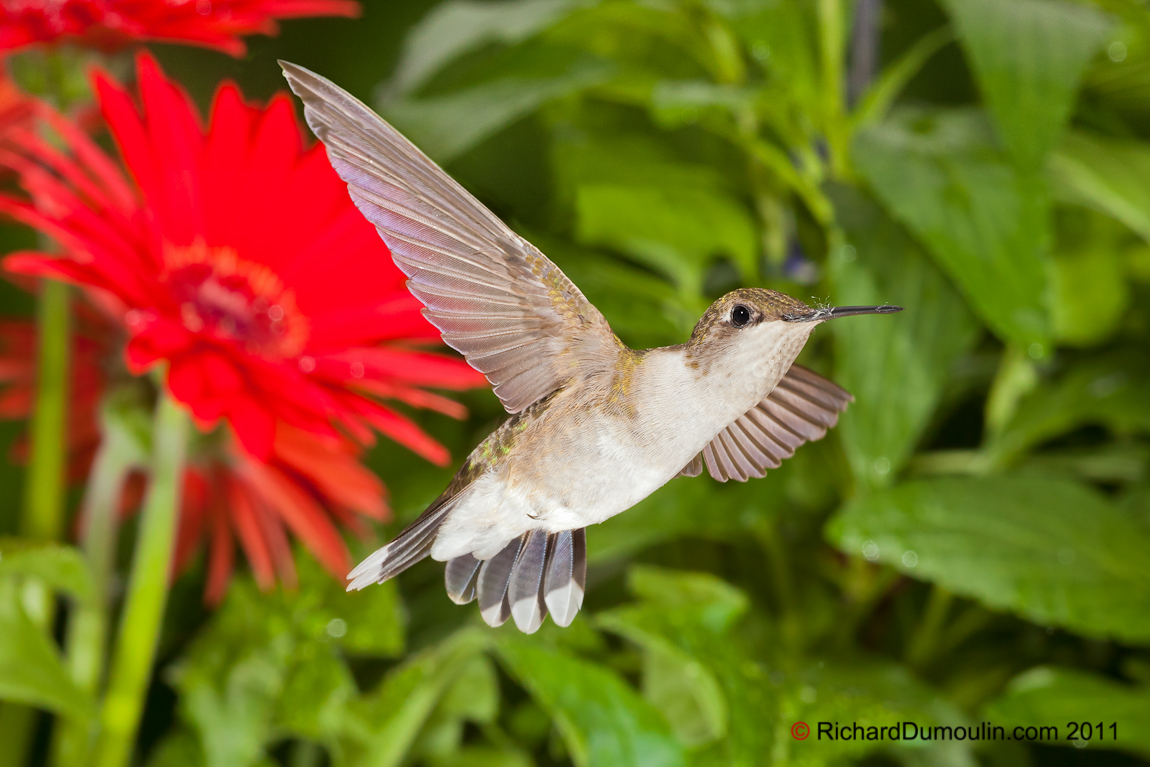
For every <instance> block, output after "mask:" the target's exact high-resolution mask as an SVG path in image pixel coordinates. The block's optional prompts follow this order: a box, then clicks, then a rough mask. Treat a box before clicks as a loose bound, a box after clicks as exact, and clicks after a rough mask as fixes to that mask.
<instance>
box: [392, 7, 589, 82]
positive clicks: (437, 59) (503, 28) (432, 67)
mask: <svg viewBox="0 0 1150 767" xmlns="http://www.w3.org/2000/svg"><path fill="white" fill-rule="evenodd" d="M585 5H588V3H587V2H585V0H505V1H504V2H482V3H480V2H472V0H452V2H447V3H442V4H440V5H438V6H436V7H435V8H433V9H432V10H431V12H430V13H428V14H427V16H425V17H424V18H423V19H422V20H421V21H420V22H419V23H418V24H416V25H415V26H414V27H412V28H411V31H410V32H408V33H407V35H406V36H405V38H404V41H403V51H402V53H401V54H400V59H399V63H398V65H397V66H396V69H395V76H394V77H393V79H392V83H391V87H392V88H394V89H395V91H396V92H398V93H410V92H412V91H414V90H416V89H417V88H419V87H420V86H421V85H423V84H424V83H425V82H427V80H428V79H429V78H431V76H432V75H434V74H435V73H436V72H438V71H439V70H440V69H442V68H443V66H444V65H446V64H448V63H450V62H451V61H454V60H455V59H457V58H459V57H460V56H462V55H464V54H466V53H469V52H471V51H474V50H477V49H479V48H481V47H483V46H485V45H490V44H492V43H503V44H508V45H511V44H514V43H518V42H521V41H523V40H526V39H528V38H529V37H531V36H532V35H534V34H536V33H538V32H539V31H541V30H543V29H546V28H547V27H549V26H550V25H552V24H554V23H555V22H556V21H558V20H559V19H562V18H563V17H564V16H566V15H567V14H568V13H570V12H571V11H572V10H574V9H575V8H579V7H581V6H585Z"/></svg>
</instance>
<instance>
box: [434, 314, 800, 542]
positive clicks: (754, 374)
mask: <svg viewBox="0 0 1150 767" xmlns="http://www.w3.org/2000/svg"><path fill="white" fill-rule="evenodd" d="M772 324H773V325H775V326H776V327H775V328H766V329H765V330H764V331H763V332H758V331H760V328H752V329H749V331H750V332H748V333H747V334H746V338H745V341H744V340H743V339H742V338H740V342H741V343H745V344H746V346H745V347H743V348H741V349H738V350H737V351H738V353H737V354H732V355H728V358H727V359H725V360H718V361H712V362H711V364H710V365H709V366H706V367H704V366H701V365H698V364H694V362H695V361H693V360H691V359H689V358H688V357H687V356H686V354H685V352H684V350H683V349H682V348H668V349H653V350H651V351H650V352H649V353H648V354H647V355H646V356H645V358H644V359H643V362H642V364H640V365H639V366H638V367H637V368H636V371H635V379H634V383H633V387H632V389H631V391H630V392H629V398H630V404H631V405H632V407H631V408H630V409H629V411H628V412H627V413H625V414H620V413H615V414H604V413H601V412H600V413H597V414H596V415H593V416H588V417H581V418H580V422H579V423H578V424H569V423H565V422H564V423H554V424H549V426H548V428H549V429H551V430H554V433H555V442H556V443H557V444H562V445H563V449H562V450H557V451H554V454H550V455H546V456H540V455H538V454H536V455H517V456H515V458H514V459H513V461H512V462H511V466H510V467H509V468H508V467H504V468H503V469H501V470H500V471H493V472H490V473H488V474H486V475H484V476H483V477H480V478H479V479H478V480H476V482H475V483H473V484H472V486H471V487H470V488H469V489H468V490H466V491H465V497H463V498H461V499H460V503H459V504H458V505H457V507H456V508H455V509H454V510H452V512H451V514H450V515H449V517H448V518H447V520H445V522H444V525H443V527H442V528H441V530H440V533H439V535H438V536H437V538H436V541H435V544H434V545H433V547H432V551H431V556H432V557H433V558H434V559H437V560H441V561H442V560H446V559H451V558H453V557H457V556H462V555H463V554H467V553H474V554H475V556H476V557H478V558H480V559H484V558H487V557H490V556H494V555H495V554H496V553H498V552H499V551H500V550H501V549H502V548H503V546H504V545H506V543H507V542H508V541H510V540H512V539H513V538H515V537H517V536H519V535H521V534H523V533H524V532H526V531H528V530H533V529H545V530H547V531H548V532H561V531H563V530H573V529H577V528H581V527H586V526H587V525H592V524H597V523H599V522H602V521H604V520H606V519H608V518H610V517H612V516H614V515H616V514H619V513H620V512H623V511H626V510H627V509H629V508H631V507H632V506H634V505H635V504H636V503H638V502H639V501H641V500H643V499H644V498H646V497H647V496H648V495H650V494H651V493H653V492H654V491H655V490H657V489H659V488H660V487H662V486H663V485H664V484H666V483H667V482H668V481H670V480H671V479H672V478H674V477H675V476H676V475H677V474H678V473H679V472H680V471H681V470H682V469H683V467H684V466H686V465H687V463H689V462H690V461H691V460H692V459H693V458H694V457H695V456H696V455H697V454H698V453H699V452H700V451H701V450H702V449H703V448H704V447H705V446H706V445H707V444H708V443H709V442H710V441H711V440H712V439H714V437H715V435H717V434H718V433H719V432H720V431H722V430H723V429H724V428H726V427H727V426H728V425H730V424H731V423H732V422H733V421H734V420H735V419H736V418H738V417H739V416H741V415H742V414H743V413H745V412H747V411H748V410H750V409H751V408H752V407H754V406H755V405H756V404H758V403H759V402H760V401H761V400H762V399H763V398H764V397H766V396H767V394H769V393H770V392H771V390H773V389H774V387H775V386H776V385H777V384H778V382H779V379H781V378H782V376H783V375H784V374H785V373H786V371H787V369H788V368H790V366H791V363H792V362H793V361H794V358H795V357H796V356H797V355H798V353H799V351H801V350H802V347H803V344H804V343H805V342H806V339H807V336H808V335H809V334H810V331H811V330H812V329H813V323H810V324H808V323H803V324H802V325H799V324H791V323H785V325H784V323H772ZM779 326H783V327H779ZM767 331H770V332H767ZM518 461H531V462H533V463H532V465H531V467H530V468H531V471H522V470H518V469H517V468H516V466H515V462H518ZM541 465H542V466H543V468H544V470H542V471H539V470H538V469H539V468H540V466H541ZM523 476H529V477H531V479H530V480H529V481H523V480H522V479H521V477H523Z"/></svg>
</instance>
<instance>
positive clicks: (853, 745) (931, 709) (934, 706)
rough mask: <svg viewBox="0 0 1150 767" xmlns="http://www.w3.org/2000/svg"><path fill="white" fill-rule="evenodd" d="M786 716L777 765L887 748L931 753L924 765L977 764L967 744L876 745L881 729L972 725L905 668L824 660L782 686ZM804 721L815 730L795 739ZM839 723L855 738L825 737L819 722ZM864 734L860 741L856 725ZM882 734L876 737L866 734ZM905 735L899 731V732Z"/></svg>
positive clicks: (826, 760)
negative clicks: (798, 725)
mask: <svg viewBox="0 0 1150 767" xmlns="http://www.w3.org/2000/svg"><path fill="white" fill-rule="evenodd" d="M781 705H782V716H781V719H780V724H779V730H780V732H779V735H778V738H777V740H776V742H777V743H778V749H777V752H776V762H775V764H778V765H788V766H793V767H798V766H799V765H812V767H814V765H823V764H828V763H832V764H837V763H839V761H840V760H842V759H843V758H844V757H850V756H861V755H863V754H866V753H868V752H871V751H874V750H876V749H879V748H882V749H886V748H899V749H907V750H909V751H911V752H912V753H913V752H918V751H922V750H923V749H925V748H929V751H928V753H929V754H930V758H929V759H927V760H925V762H924V763H926V764H966V765H971V767H973V766H974V765H976V764H977V761H976V760H975V759H974V758H973V756H972V755H971V753H970V750H969V747H968V746H967V744H965V743H945V744H943V743H940V744H935V745H933V746H932V745H931V744H927V743H924V742H922V741H917V742H916V741H909V740H908V741H901V740H894V741H892V740H890V739H885V740H878V739H877V737H874V736H877V728H878V727H888V728H889V727H890V726H891V725H898V724H901V723H902V722H913V723H914V724H916V725H918V726H920V727H932V726H935V725H950V726H956V725H963V724H968V722H967V720H966V718H965V717H964V715H963V714H962V712H961V711H960V710H959V709H958V708H957V707H955V706H954V705H953V704H952V703H950V702H949V701H947V700H946V699H945V698H944V697H943V696H942V694H941V693H940V692H938V691H936V690H933V689H931V688H930V687H928V686H927V685H925V684H923V683H922V682H920V681H918V680H916V679H915V678H914V677H913V676H912V675H911V673H910V672H909V671H908V670H907V669H906V668H905V667H902V666H898V665H895V664H893V663H884V662H879V661H874V660H868V659H866V658H855V659H851V660H850V662H849V663H848V662H843V661H839V662H834V661H818V662H815V663H811V664H809V665H808V666H806V667H805V668H802V669H801V670H799V671H798V673H795V674H792V675H789V676H788V677H787V678H786V679H785V681H784V683H783V687H782V704H781ZM796 722H805V723H807V724H808V725H809V726H810V728H811V734H810V737H809V739H808V740H806V741H801V742H800V741H797V740H795V739H794V738H792V737H791V733H790V729H789V728H790V727H791V726H792V725H793V724H794V723H796ZM820 722H824V723H835V724H839V725H842V726H843V727H845V728H847V729H849V730H850V735H849V737H846V738H842V737H840V738H836V739H834V740H831V739H830V738H829V737H827V736H825V735H824V736H823V737H819V734H818V724H819V723H820ZM856 724H857V725H858V726H859V727H862V728H864V729H863V731H862V733H860V734H861V735H862V737H859V736H856V735H855V732H854V729H853V725H856ZM871 728H876V731H875V732H874V736H868V735H867V730H870V729H871ZM900 734H901V733H900Z"/></svg>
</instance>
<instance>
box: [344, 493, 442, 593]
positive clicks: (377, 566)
mask: <svg viewBox="0 0 1150 767" xmlns="http://www.w3.org/2000/svg"><path fill="white" fill-rule="evenodd" d="M453 505H454V504H453V503H452V502H451V501H447V502H446V503H442V504H439V505H437V506H432V507H431V508H429V509H428V510H427V511H425V512H423V514H421V515H420V516H419V518H418V519H416V520H415V521H414V522H412V523H411V524H410V525H408V526H407V528H406V529H405V530H404V531H403V532H401V533H400V534H399V535H397V536H396V537H395V540H393V541H391V542H390V543H388V544H387V545H386V546H384V547H382V548H380V549H377V550H376V551H375V553H373V554H372V555H371V556H369V557H368V558H367V559H365V560H363V561H362V562H360V563H359V565H358V566H357V567H356V568H355V569H354V570H352V571H351V572H350V573H348V575H347V578H348V580H349V581H350V583H348V584H347V590H348V591H359V590H360V589H363V588H366V587H368V586H370V585H372V584H373V583H383V582H384V581H386V580H387V579H389V578H393V577H395V576H396V575H399V574H400V573H401V572H403V571H404V570H406V569H407V568H409V567H411V566H412V565H414V564H415V563H416V562H418V561H419V560H421V559H423V558H424V557H426V556H427V555H428V554H430V553H431V544H432V543H433V542H434V541H435V534H436V533H437V532H439V526H440V525H442V524H443V520H444V519H446V518H447V513H448V512H449V511H451V507H452V506H453Z"/></svg>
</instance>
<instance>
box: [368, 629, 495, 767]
mask: <svg viewBox="0 0 1150 767" xmlns="http://www.w3.org/2000/svg"><path fill="white" fill-rule="evenodd" d="M489 641H490V635H489V634H487V633H486V632H483V631H479V632H476V631H463V632H460V633H458V634H455V635H454V636H451V637H449V638H448V639H447V640H446V641H444V642H441V643H440V644H438V645H435V646H433V647H431V648H430V649H428V650H427V651H425V652H423V653H421V654H419V655H417V656H415V657H414V658H412V659H410V660H408V661H407V662H406V663H404V664H403V665H402V666H400V667H399V668H397V669H395V670H393V671H392V672H391V673H390V674H388V676H387V677H386V679H384V682H383V684H382V685H380V687H379V689H378V690H377V691H375V692H374V693H372V695H370V696H368V697H367V698H365V699H364V700H363V701H361V702H360V703H359V704H358V705H357V707H356V709H355V723H354V725H353V726H352V727H351V728H349V729H351V733H350V734H351V741H350V745H349V747H348V753H349V755H350V757H351V758H350V759H349V763H351V764H357V765H365V766H368V765H369V766H370V767H396V765H399V764H401V763H402V762H403V760H404V757H405V756H406V754H407V753H408V751H409V749H410V748H411V746H412V744H413V743H415V740H416V737H417V736H418V735H419V734H420V731H421V730H422V729H423V726H424V725H425V724H426V723H427V721H428V719H429V718H430V717H431V715H432V712H433V711H434V710H435V708H436V706H437V705H438V704H439V701H440V700H441V698H442V697H443V695H444V693H445V692H446V691H447V690H448V689H449V688H450V687H451V685H452V683H453V682H455V681H456V680H457V679H458V678H459V676H460V674H461V673H462V672H463V671H464V670H465V669H467V667H468V666H469V664H470V663H471V662H472V659H473V658H474V657H475V655H476V654H477V653H479V652H481V651H482V650H483V649H484V648H486V647H487V645H488V643H489Z"/></svg>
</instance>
